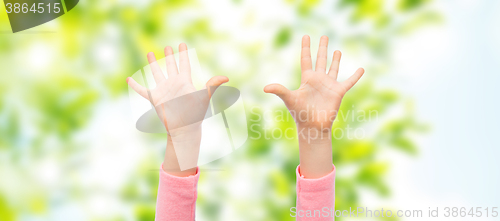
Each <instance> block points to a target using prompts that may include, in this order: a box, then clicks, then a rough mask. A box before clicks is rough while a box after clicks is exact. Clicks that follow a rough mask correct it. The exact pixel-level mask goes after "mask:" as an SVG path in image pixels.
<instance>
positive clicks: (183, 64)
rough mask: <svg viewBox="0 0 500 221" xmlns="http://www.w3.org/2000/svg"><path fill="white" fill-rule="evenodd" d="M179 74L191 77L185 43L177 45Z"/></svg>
mask: <svg viewBox="0 0 500 221" xmlns="http://www.w3.org/2000/svg"><path fill="white" fill-rule="evenodd" d="M179 72H180V73H181V74H187V75H189V76H191V66H190V65H189V56H188V51H187V45H186V44H185V43H182V44H180V45H179Z"/></svg>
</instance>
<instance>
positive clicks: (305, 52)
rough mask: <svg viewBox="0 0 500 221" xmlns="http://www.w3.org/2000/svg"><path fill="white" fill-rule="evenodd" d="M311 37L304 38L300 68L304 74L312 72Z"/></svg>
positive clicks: (305, 36)
mask: <svg viewBox="0 0 500 221" xmlns="http://www.w3.org/2000/svg"><path fill="white" fill-rule="evenodd" d="M309 41H310V39H309V35H304V37H302V51H301V53H300V56H301V58H300V67H301V70H302V72H304V71H307V70H312V61H311V48H310V42H309Z"/></svg>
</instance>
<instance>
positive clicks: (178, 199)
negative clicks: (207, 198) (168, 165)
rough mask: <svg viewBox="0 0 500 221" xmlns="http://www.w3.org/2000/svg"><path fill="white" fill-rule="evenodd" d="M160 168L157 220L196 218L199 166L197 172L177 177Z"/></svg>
mask: <svg viewBox="0 0 500 221" xmlns="http://www.w3.org/2000/svg"><path fill="white" fill-rule="evenodd" d="M162 168H163V165H162V167H161V168H160V184H159V186H158V196H157V198H156V216H155V220H156V221H167V220H168V221H170V220H179V221H183V220H187V221H193V220H194V212H195V209H196V198H197V194H198V192H197V187H198V178H199V177H200V172H199V171H200V170H199V168H198V169H196V174H195V175H193V176H188V177H176V176H172V175H170V174H168V173H166V172H165V171H164V170H163V169H162Z"/></svg>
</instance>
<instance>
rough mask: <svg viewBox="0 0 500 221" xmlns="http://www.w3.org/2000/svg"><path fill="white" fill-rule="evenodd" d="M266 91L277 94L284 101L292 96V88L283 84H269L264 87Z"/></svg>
mask: <svg viewBox="0 0 500 221" xmlns="http://www.w3.org/2000/svg"><path fill="white" fill-rule="evenodd" d="M264 92H266V93H271V94H275V95H277V96H278V97H280V98H281V100H283V101H285V100H287V98H288V97H289V96H290V90H288V88H286V87H285V86H283V85H281V84H269V85H267V86H265V87H264Z"/></svg>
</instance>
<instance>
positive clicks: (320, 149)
mask: <svg viewBox="0 0 500 221" xmlns="http://www.w3.org/2000/svg"><path fill="white" fill-rule="evenodd" d="M309 45H310V39H309V36H307V35H306V36H304V37H303V38H302V53H301V69H302V79H301V84H300V87H299V89H297V90H294V91H290V90H288V89H287V88H285V87H284V86H282V85H280V84H270V85H267V86H266V87H265V88H264V92H266V93H273V94H276V95H278V96H279V97H280V98H281V99H282V100H283V102H284V103H285V105H286V107H287V108H288V110H289V111H290V113H291V115H292V116H293V117H294V120H295V123H296V125H297V130H298V136H299V146H300V149H301V150H300V151H301V154H300V155H301V173H302V174H303V175H304V176H306V177H307V176H309V177H320V176H321V175H326V174H327V173H329V172H330V171H331V168H332V165H331V128H332V124H333V121H334V120H335V117H336V115H337V112H338V110H339V107H340V102H341V100H342V97H343V96H344V94H345V93H346V92H347V91H348V90H349V89H350V88H351V87H352V86H354V84H356V82H357V81H358V80H359V78H361V76H362V75H363V73H364V70H363V69H362V68H359V69H358V70H357V71H356V72H355V73H354V75H352V76H351V77H349V79H347V80H346V81H344V82H338V81H337V74H338V70H339V62H340V57H341V53H340V51H335V52H334V55H333V61H332V65H331V67H330V70H329V71H328V73H326V63H327V48H328V37H326V36H323V37H321V41H320V45H319V50H318V57H317V61H316V70H312V61H311V52H310V46H309ZM313 147H314V149H313V150H312V149H311V148H313ZM328 149H329V151H328ZM328 153H329V154H328ZM325 154H326V156H327V157H328V158H325ZM321 155H323V156H321ZM328 159H329V160H328ZM311 166H312V167H311ZM309 169H312V170H309ZM325 172H326V173H325Z"/></svg>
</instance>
